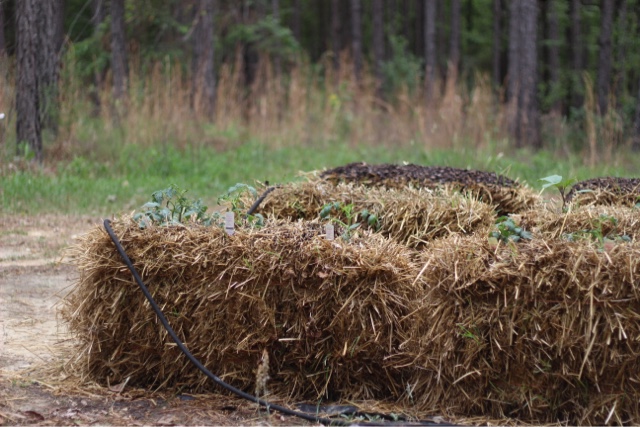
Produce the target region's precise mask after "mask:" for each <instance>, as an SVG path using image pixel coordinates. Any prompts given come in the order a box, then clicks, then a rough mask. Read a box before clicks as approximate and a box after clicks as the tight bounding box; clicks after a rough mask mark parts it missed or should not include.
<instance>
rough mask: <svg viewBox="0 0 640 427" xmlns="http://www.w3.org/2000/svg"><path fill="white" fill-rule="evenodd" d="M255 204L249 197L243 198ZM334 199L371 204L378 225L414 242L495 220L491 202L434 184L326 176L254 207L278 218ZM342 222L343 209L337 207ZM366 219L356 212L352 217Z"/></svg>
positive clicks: (300, 215) (315, 213)
mask: <svg viewBox="0 0 640 427" xmlns="http://www.w3.org/2000/svg"><path fill="white" fill-rule="evenodd" d="M245 202H246V203H247V204H251V202H250V201H249V200H247V201H245ZM333 202H340V203H341V204H342V205H345V206H346V205H349V204H353V213H354V214H355V213H358V212H362V211H363V210H367V211H368V212H370V213H373V214H375V215H376V216H377V217H378V226H377V227H375V228H376V229H377V231H378V232H379V233H380V234H382V235H383V236H386V237H389V238H391V239H394V240H396V241H398V242H400V243H402V244H405V245H407V246H409V247H411V248H419V247H422V246H423V245H424V244H425V243H426V242H428V241H430V240H433V239H437V238H440V237H443V236H446V235H448V234H450V233H463V234H469V233H473V232H476V231H478V230H486V229H488V227H490V226H491V225H492V224H493V222H494V217H495V213H494V211H493V208H492V207H491V206H489V205H487V204H485V203H482V202H480V201H478V200H477V199H475V198H471V197H466V196H464V195H462V194H460V193H458V192H453V191H448V190H445V189H441V190H430V189H414V188H403V189H387V188H367V187H364V186H359V185H353V184H338V185H335V186H334V185H332V184H329V183H326V182H324V181H309V182H297V183H292V184H287V185H283V186H281V187H278V188H276V189H275V190H274V191H272V192H271V193H270V194H269V195H268V196H267V198H266V199H265V201H264V202H263V203H262V204H261V205H260V207H259V208H258V210H257V211H256V212H258V213H261V214H263V215H266V216H269V217H274V218H281V219H284V218H289V219H314V218H319V214H320V211H321V210H322V208H323V207H324V206H325V205H327V204H329V203H333ZM333 216H334V217H337V218H338V219H339V220H340V221H342V222H344V223H348V222H349V218H347V216H346V215H345V213H344V212H334V213H333ZM353 220H355V221H358V222H362V223H363V226H365V227H367V226H368V225H367V223H366V221H362V220H361V219H360V218H359V217H355V219H352V221H353Z"/></svg>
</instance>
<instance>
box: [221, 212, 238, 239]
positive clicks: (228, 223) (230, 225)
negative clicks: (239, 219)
mask: <svg viewBox="0 0 640 427" xmlns="http://www.w3.org/2000/svg"><path fill="white" fill-rule="evenodd" d="M235 224H236V223H235V219H234V217H233V212H227V213H225V214H224V231H226V232H227V234H228V235H229V236H233V233H235Z"/></svg>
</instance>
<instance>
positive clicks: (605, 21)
mask: <svg viewBox="0 0 640 427" xmlns="http://www.w3.org/2000/svg"><path fill="white" fill-rule="evenodd" d="M600 10H601V18H602V20H601V26H600V38H599V39H598V45H599V47H600V50H599V53H598V80H597V83H596V86H597V89H596V90H597V92H598V107H599V108H600V114H602V115H605V114H606V113H607V107H608V104H609V90H610V81H611V61H612V59H613V53H612V43H611V36H612V33H613V0H602V2H601V6H600Z"/></svg>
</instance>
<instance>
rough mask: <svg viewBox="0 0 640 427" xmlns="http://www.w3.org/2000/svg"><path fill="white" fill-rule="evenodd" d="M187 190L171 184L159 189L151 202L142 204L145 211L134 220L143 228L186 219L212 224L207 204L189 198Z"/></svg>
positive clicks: (172, 223)
mask: <svg viewBox="0 0 640 427" xmlns="http://www.w3.org/2000/svg"><path fill="white" fill-rule="evenodd" d="M186 193H187V190H182V189H180V188H179V187H178V186H177V185H174V184H171V185H170V186H169V188H167V189H164V190H159V191H156V192H154V193H153V194H152V195H151V202H148V203H145V204H144V205H143V206H142V209H143V211H142V212H138V213H136V214H135V215H134V216H133V220H134V221H136V222H137V223H138V225H139V226H140V227H141V228H145V227H146V226H147V225H149V224H150V223H151V224H159V225H178V224H182V223H183V222H184V221H189V220H192V221H196V222H198V223H202V224H204V225H210V223H211V217H209V216H207V215H206V211H207V206H205V205H204V204H203V203H202V200H200V199H196V200H191V199H188V198H187V197H186V196H185V194H186Z"/></svg>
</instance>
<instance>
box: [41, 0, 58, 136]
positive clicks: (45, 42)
mask: <svg viewBox="0 0 640 427" xmlns="http://www.w3.org/2000/svg"><path fill="white" fill-rule="evenodd" d="M63 8H64V2H63V1H61V0H53V1H43V2H41V3H40V4H39V5H38V26H39V28H38V30H37V32H38V38H39V41H38V51H37V55H38V58H37V63H38V76H37V78H38V89H39V94H40V100H39V107H40V108H39V110H40V113H39V114H40V122H41V125H42V127H43V128H46V129H50V130H52V131H53V132H54V133H57V130H58V117H57V116H58V113H57V112H58V102H57V101H58V75H59V65H60V53H61V48H62V40H63V36H64V33H63V32H62V22H61V21H62V20H63V18H64V15H63V13H62V11H63V10H62V9H63Z"/></svg>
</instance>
